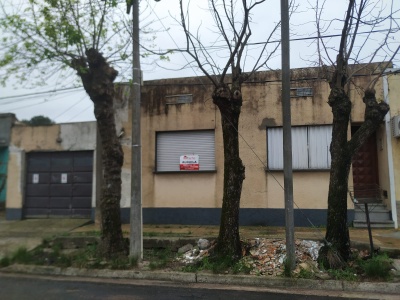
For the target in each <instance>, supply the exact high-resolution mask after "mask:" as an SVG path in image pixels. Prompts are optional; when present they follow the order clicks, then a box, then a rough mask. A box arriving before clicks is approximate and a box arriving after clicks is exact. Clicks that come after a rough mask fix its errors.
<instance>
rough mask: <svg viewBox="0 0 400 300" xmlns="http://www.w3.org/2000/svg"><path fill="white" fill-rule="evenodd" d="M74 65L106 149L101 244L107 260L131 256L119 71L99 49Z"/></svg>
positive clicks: (103, 152)
mask: <svg viewBox="0 0 400 300" xmlns="http://www.w3.org/2000/svg"><path fill="white" fill-rule="evenodd" d="M72 66H73V68H74V69H75V70H77V72H78V75H79V76H80V77H81V79H82V83H83V86H84V88H85V90H86V92H87V93H88V95H89V96H90V99H91V100H92V101H93V104H94V114H95V117H96V120H97V126H98V131H99V133H100V139H101V146H102V171H103V178H102V187H101V198H100V210H101V243H100V247H99V250H100V252H101V254H102V255H103V256H104V257H108V258H109V257H113V256H116V255H127V243H126V242H125V241H124V238H123V235H122V229H121V216H120V204H119V203H120V199H121V168H122V164H123V152H122V147H121V144H120V142H119V140H118V137H117V134H116V127H115V119H114V108H113V98H114V83H113V82H114V80H115V78H116V76H117V74H118V72H117V71H116V70H115V69H114V68H112V67H111V66H110V65H109V64H108V63H107V62H106V60H105V59H104V57H103V56H102V55H101V53H99V52H98V51H97V50H94V49H89V50H87V51H86V58H85V59H84V58H81V59H79V60H74V61H73V62H72Z"/></svg>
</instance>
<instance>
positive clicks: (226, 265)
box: [183, 257, 253, 274]
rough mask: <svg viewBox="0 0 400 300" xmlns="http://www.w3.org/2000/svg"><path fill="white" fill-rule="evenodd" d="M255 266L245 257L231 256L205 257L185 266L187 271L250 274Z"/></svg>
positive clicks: (184, 268)
mask: <svg viewBox="0 0 400 300" xmlns="http://www.w3.org/2000/svg"><path fill="white" fill-rule="evenodd" d="M252 269H253V268H252V267H251V265H250V264H249V263H248V262H246V259H245V258H242V259H240V260H239V261H236V260H233V259H231V258H230V257H224V258H216V257H204V258H203V259H202V260H201V261H199V262H197V263H194V264H191V265H187V266H185V267H183V271H185V272H199V271H203V270H209V271H212V272H213V273H216V274H221V273H232V274H249V273H250V271H251V270H252Z"/></svg>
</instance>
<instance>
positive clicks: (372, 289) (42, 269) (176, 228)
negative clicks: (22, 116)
mask: <svg viewBox="0 0 400 300" xmlns="http://www.w3.org/2000/svg"><path fill="white" fill-rule="evenodd" d="M122 229H123V232H124V235H126V236H129V225H123V226H122ZM98 230H99V227H98V226H97V225H95V224H93V223H91V222H90V220H87V219H30V220H22V221H6V220H5V219H4V213H1V212H0V258H1V257H2V256H4V255H6V254H9V253H12V252H13V251H15V250H16V249H17V248H18V247H22V246H23V247H26V248H28V249H32V248H34V247H36V246H38V245H39V244H40V243H41V242H42V240H43V238H49V237H54V236H64V235H67V234H68V236H82V235H92V234H93V233H94V232H96V231H98ZM218 230H219V228H218V226H194V225H191V226H188V225H145V226H144V229H143V232H144V240H145V241H146V240H147V241H148V240H153V241H160V240H163V241H165V240H171V239H172V240H181V241H182V242H183V241H185V240H196V239H198V238H200V237H202V238H214V237H216V236H217V235H218ZM240 231H241V232H240V234H241V237H242V239H246V238H255V237H259V238H279V239H280V238H282V239H284V238H285V229H284V228H282V227H263V226H247V227H241V229H240ZM372 233H373V240H374V244H375V247H380V248H381V249H382V250H385V251H389V252H391V254H392V256H395V257H397V258H400V231H398V230H395V229H373V230H372ZM324 235H325V229H324V228H295V237H296V238H298V239H309V240H321V239H323V237H324ZM350 236H351V242H352V244H353V246H357V247H358V248H360V247H363V248H365V249H368V248H369V238H368V231H367V230H366V229H355V228H350ZM395 262H396V263H398V266H397V265H396V269H397V270H399V269H400V263H399V260H398V259H396V260H395ZM1 272H10V273H25V274H35V275H47V276H73V277H89V278H120V279H122V278H125V279H147V280H162V281H170V282H171V281H172V282H179V283H187V282H189V283H213V284H228V285H229V284H231V285H235V286H262V287H268V286H271V287H274V288H281V289H285V290H286V289H304V290H324V291H329V290H335V291H344V292H356V293H382V294H381V295H380V296H384V295H389V294H390V295H398V294H399V293H400V283H399V282H398V281H396V282H347V281H336V280H307V279H292V278H281V277H279V278H269V277H268V278H267V279H266V278H265V277H257V276H246V275H224V274H223V275H216V274H210V273H202V272H200V273H181V272H170V271H165V270H160V271H143V270H127V271H123V270H107V269H105V270H101V269H99V270H97V269H77V268H59V267H51V266H29V265H11V266H9V267H6V268H2V269H1ZM360 295H362V294H360ZM384 297H385V296H384ZM394 297H397V296H394ZM361 298H362V296H361ZM385 298H386V297H385ZM388 299H389V298H388Z"/></svg>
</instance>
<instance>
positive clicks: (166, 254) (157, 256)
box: [144, 248, 175, 270]
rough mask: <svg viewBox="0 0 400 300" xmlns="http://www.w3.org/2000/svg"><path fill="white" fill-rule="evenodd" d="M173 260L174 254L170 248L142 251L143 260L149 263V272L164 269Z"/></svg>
mask: <svg viewBox="0 0 400 300" xmlns="http://www.w3.org/2000/svg"><path fill="white" fill-rule="evenodd" d="M174 258H175V253H174V252H172V251H171V249H170V248H155V249H146V250H145V251H144V259H145V260H148V261H150V264H149V268H150V269H151V270H156V269H162V268H165V267H167V266H168V265H169V263H171V262H172V261H173V260H174Z"/></svg>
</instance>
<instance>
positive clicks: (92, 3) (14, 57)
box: [0, 0, 131, 257]
mask: <svg viewBox="0 0 400 300" xmlns="http://www.w3.org/2000/svg"><path fill="white" fill-rule="evenodd" d="M20 5H21V6H20V7H17V4H16V3H12V2H11V1H10V2H8V3H7V2H2V5H1V9H2V14H3V16H2V18H1V19H0V29H1V31H2V33H3V37H2V41H3V44H2V48H1V52H0V66H1V81H2V83H5V81H6V80H8V79H9V78H10V76H15V77H17V78H18V79H20V80H21V81H28V80H29V81H30V83H31V84H32V82H33V81H34V79H38V80H39V81H40V82H45V81H47V80H48V79H49V78H51V76H52V75H54V74H59V73H58V72H59V71H60V70H61V71H62V70H64V71H67V75H72V74H71V73H75V74H77V75H78V78H79V79H80V80H81V82H82V84H83V87H84V88H85V91H86V92H87V94H88V95H89V97H90V99H91V100H92V101H93V104H94V114H95V117H96V120H97V126H98V129H99V133H100V140H101V145H102V148H103V151H102V154H103V155H102V169H103V179H102V188H101V199H100V211H101V243H100V248H99V249H100V251H101V253H102V255H104V256H106V257H111V256H115V255H120V254H123V255H125V254H126V253H127V252H126V251H127V243H126V242H125V240H124V238H123V235H122V230H121V219H120V198H121V167H122V163H123V152H122V148H121V144H120V142H119V139H118V137H117V133H116V127H115V120H114V109H113V97H114V80H115V79H116V77H117V75H118V71H117V70H116V69H114V67H113V66H112V65H111V64H114V66H120V70H123V67H124V66H125V67H127V69H128V70H129V64H127V63H124V62H123V61H124V60H126V59H127V58H128V57H130V56H131V53H130V52H131V47H130V45H131V39H130V35H129V34H128V33H127V31H126V28H129V27H130V26H126V23H127V22H129V21H127V19H124V18H125V16H126V15H125V12H124V10H123V9H124V8H122V10H121V12H120V13H119V14H118V7H117V1H113V0H106V1H104V0H86V1H78V0H62V1H61V0H42V1H40V0H32V1H29V4H25V5H23V4H20ZM11 8H15V9H16V12H15V13H11V12H10V9H11ZM121 62H122V64H121V65H119V63H121ZM68 70H69V71H72V72H70V73H68Z"/></svg>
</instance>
